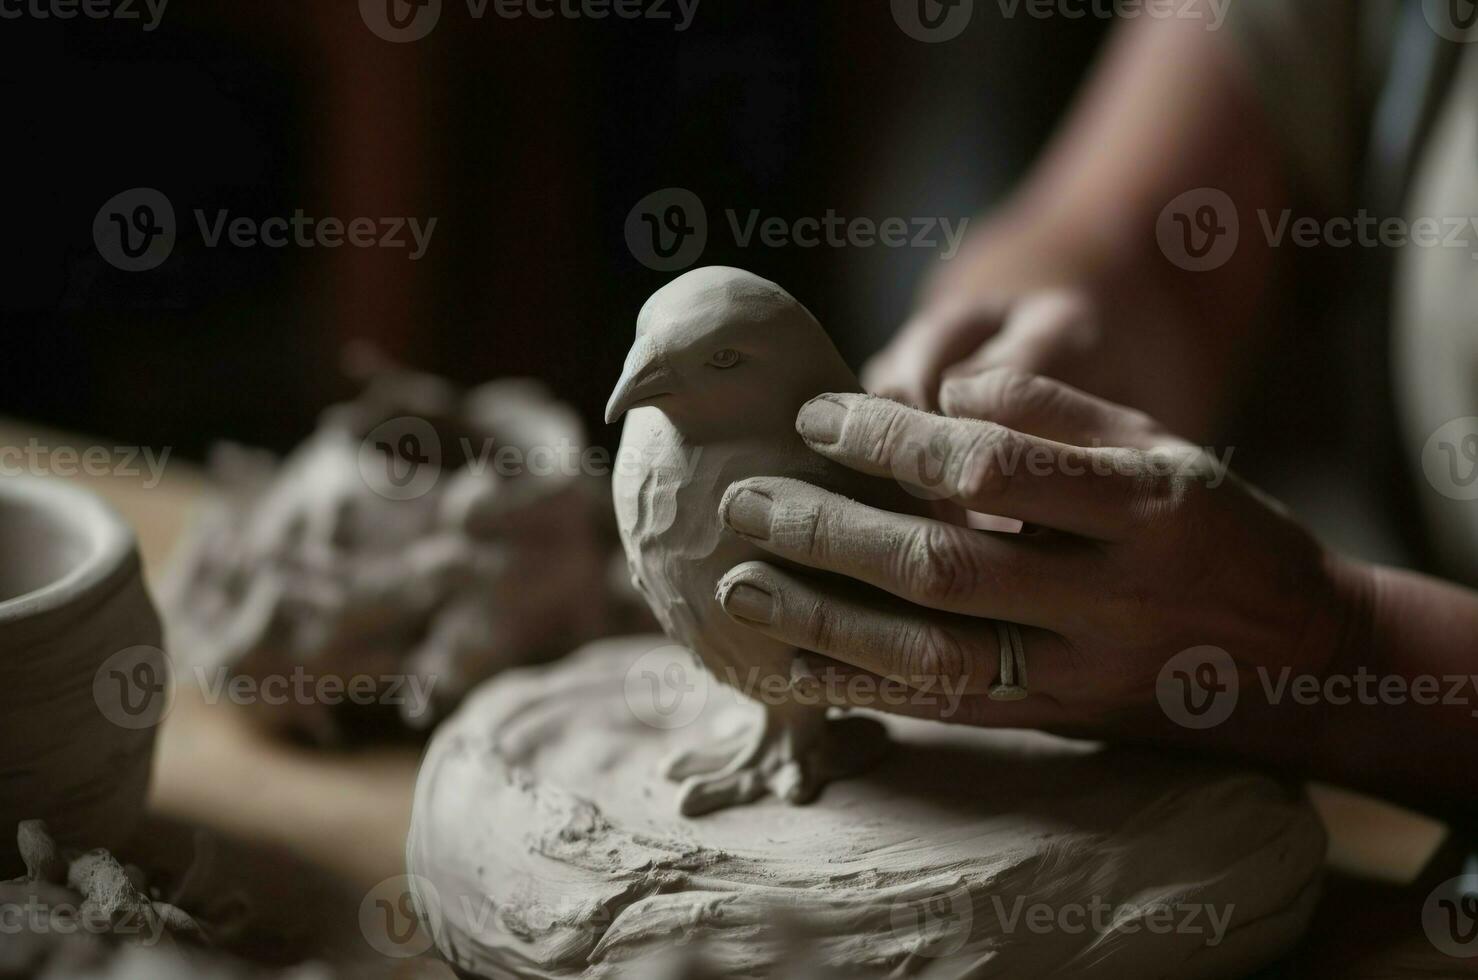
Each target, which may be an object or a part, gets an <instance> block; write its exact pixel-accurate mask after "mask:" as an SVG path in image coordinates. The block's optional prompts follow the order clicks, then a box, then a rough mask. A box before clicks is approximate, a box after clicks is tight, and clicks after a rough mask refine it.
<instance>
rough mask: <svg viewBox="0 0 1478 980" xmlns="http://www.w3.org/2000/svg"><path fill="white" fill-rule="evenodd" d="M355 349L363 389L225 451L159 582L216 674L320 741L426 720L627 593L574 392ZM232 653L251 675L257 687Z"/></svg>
mask: <svg viewBox="0 0 1478 980" xmlns="http://www.w3.org/2000/svg"><path fill="white" fill-rule="evenodd" d="M356 360H357V367H356V372H357V373H358V374H359V375H360V376H361V377H362V378H363V379H364V381H365V383H366V387H365V389H364V391H363V393H362V394H361V395H360V396H359V397H358V398H356V399H354V400H353V401H349V402H346V403H343V404H339V405H335V406H333V407H331V408H329V409H328V410H327V411H325V412H324V413H323V415H322V417H321V419H320V422H319V426H318V429H317V430H316V431H315V432H314V433H313V434H312V435H311V436H310V437H309V438H308V439H307V441H305V442H304V443H303V444H302V445H300V446H299V447H298V448H297V449H295V450H294V451H293V452H292V453H290V454H289V455H288V456H287V458H286V459H285V460H283V461H281V462H280V463H279V462H277V461H276V460H274V459H273V458H272V457H271V456H270V455H269V454H266V453H263V452H251V451H247V450H243V449H240V448H227V449H224V450H221V451H219V452H218V453H217V457H216V459H215V460H214V461H213V463H214V466H213V468H214V471H215V475H216V476H217V477H218V479H219V482H220V484H221V486H222V489H223V490H224V493H225V496H224V499H223V500H222V501H221V502H220V503H219V504H218V505H217V506H216V507H215V508H214V510H213V511H212V512H210V513H208V514H207V515H205V516H204V517H203V518H202V519H201V520H200V521H199V522H198V525H197V527H196V529H195V533H194V535H193V540H192V541H191V543H190V544H189V545H188V546H187V547H186V548H185V549H184V552H183V556H182V558H181V559H180V560H179V561H178V562H177V563H176V566H175V568H174V574H173V575H172V577H171V580H170V582H169V583H167V587H166V590H165V598H164V605H165V609H166V619H167V621H168V623H169V626H170V629H171V638H172V641H173V649H174V650H175V651H176V655H177V657H178V658H181V659H182V660H183V661H184V662H185V663H187V664H188V665H189V669H190V670H191V671H193V672H194V673H196V674H197V675H198V680H199V681H200V683H201V686H202V688H203V689H205V690H207V692H209V691H210V690H211V689H212V686H213V685H214V688H215V689H216V690H218V691H222V692H224V693H223V697H225V698H228V699H232V700H238V701H250V702H251V703H253V704H254V705H256V706H258V707H259V708H261V709H263V710H259V711H258V712H256V714H257V715H258V716H259V717H265V718H266V719H267V720H268V721H269V722H270V724H271V725H272V726H273V727H275V728H278V729H285V730H287V731H289V732H290V733H292V734H294V735H296V736H300V737H306V738H307V739H308V740H309V741H312V742H316V743H338V742H343V741H346V740H348V739H350V738H352V737H353V736H355V735H357V734H360V733H361V732H374V733H377V734H378V733H383V732H384V731H385V730H386V728H387V723H388V727H389V728H390V729H392V730H393V729H396V728H398V727H400V725H401V724H403V725H405V726H409V727H410V728H426V727H429V726H430V725H431V724H432V723H433V722H434V721H435V719H436V718H437V717H439V716H441V715H442V714H444V713H445V712H446V711H447V710H448V709H449V708H450V707H451V706H453V705H455V704H456V703H457V702H458V701H459V700H460V698H461V696H462V694H463V693H464V692H465V691H466V690H468V689H469V688H470V687H471V686H472V685H473V684H475V683H476V682H478V681H480V680H482V679H484V678H486V677H488V676H490V675H492V674H495V673H497V672H498V671H501V670H503V669H506V668H508V667H513V666H519V665H523V664H529V663H535V662H540V661H543V660H547V659H549V658H551V657H554V656H557V655H560V654H563V653H564V652H566V651H568V650H570V649H571V648H573V647H574V646H577V645H579V643H581V642H582V641H584V640H586V639H588V638H590V637H591V636H594V635H597V634H599V633H601V632H604V631H605V630H607V629H608V628H610V625H611V622H612V616H613V615H617V614H618V612H619V611H620V610H621V608H622V607H621V605H620V599H619V596H618V594H617V592H616V590H614V589H613V588H612V585H611V583H612V582H613V579H614V577H613V576H612V575H611V568H612V567H613V566H612V562H613V559H614V558H615V556H616V554H617V549H616V544H615V539H614V533H613V532H611V531H609V530H607V529H606V527H605V525H604V524H603V522H602V518H601V515H603V514H604V513H605V512H606V507H605V505H604V504H603V502H602V501H601V494H602V493H603V489H602V480H601V479H599V477H600V476H602V475H603V474H602V473H601V472H600V471H599V469H598V467H597V466H593V465H592V464H591V456H590V455H589V452H588V451H587V449H586V446H585V440H584V432H583V428H582V426H581V424H580V421H579V419H578V417H577V416H576V415H575V413H574V411H573V410H572V409H571V408H569V406H567V405H565V404H563V403H561V402H559V401H557V400H555V399H554V398H552V397H551V396H550V395H549V394H548V392H547V391H546V390H545V389H544V388H543V387H542V386H541V385H539V384H538V383H536V382H533V381H527V380H503V381H494V382H491V383H488V384H484V385H481V386H479V387H477V388H474V389H472V390H470V391H466V392H462V391H459V390H458V389H457V388H455V387H454V386H453V385H451V384H450V383H448V382H447V381H445V380H443V379H440V378H437V377H433V376H431V375H427V374H422V373H417V372H413V371H409V370H406V369H403V368H400V367H397V366H394V365H391V364H389V363H387V362H385V361H384V360H383V358H379V357H377V356H375V355H373V354H369V355H366V354H365V353H364V352H362V351H361V352H358V354H357V358H356ZM597 462H598V461H597ZM627 615H629V612H628V613H627ZM222 668H224V669H225V670H227V671H228V672H229V674H230V675H231V676H232V678H233V680H235V681H237V682H238V683H239V682H240V679H241V678H242V677H245V678H247V679H249V680H250V681H251V682H252V683H249V684H246V685H245V686H243V687H239V688H236V689H235V690H236V691H237V692H245V696H244V697H243V696H242V695H241V694H240V693H234V694H233V693H232V689H231V688H230V687H229V686H224V687H223V686H222V685H221V684H220V680H221V669H222ZM274 685H275V686H274ZM258 693H260V695H261V696H256V695H257V694H258ZM397 715H398V717H399V723H397V722H396V720H395V718H396V716H397Z"/></svg>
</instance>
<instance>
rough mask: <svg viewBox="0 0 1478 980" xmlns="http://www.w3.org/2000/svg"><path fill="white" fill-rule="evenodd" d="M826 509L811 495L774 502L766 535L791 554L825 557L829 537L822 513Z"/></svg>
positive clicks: (826, 523) (830, 533)
mask: <svg viewBox="0 0 1478 980" xmlns="http://www.w3.org/2000/svg"><path fill="white" fill-rule="evenodd" d="M829 510H830V508H828V507H826V506H825V505H824V504H822V503H821V502H820V501H816V500H811V499H800V500H793V501H789V502H787V503H785V504H783V505H781V506H778V507H776V508H775V511H774V513H773V514H772V515H771V517H770V538H771V540H773V541H775V542H776V543H777V544H779V545H780V547H781V548H782V549H783V550H785V551H788V552H790V553H792V554H795V555H799V556H801V557H803V558H825V557H826V555H827V552H828V551H829V549H830V543H831V540H832V538H833V534H832V531H831V528H830V527H829V523H828V520H827V516H826V515H827V512H828V511H829Z"/></svg>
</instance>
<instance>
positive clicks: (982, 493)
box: [956, 426, 1015, 500]
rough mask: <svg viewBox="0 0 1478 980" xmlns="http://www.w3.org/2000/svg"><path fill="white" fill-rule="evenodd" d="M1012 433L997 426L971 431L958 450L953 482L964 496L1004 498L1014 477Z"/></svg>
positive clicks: (976, 498)
mask: <svg viewBox="0 0 1478 980" xmlns="http://www.w3.org/2000/svg"><path fill="white" fill-rule="evenodd" d="M1014 438H1015V437H1014V436H1012V435H1011V434H1010V433H1009V432H1008V431H1007V430H1005V429H1002V428H999V427H996V426H982V427H980V428H979V429H978V431H976V432H974V433H973V434H972V435H971V436H970V439H969V441H968V442H967V443H966V444H965V446H964V448H963V450H962V451H961V453H960V462H959V476H958V478H957V480H956V486H958V487H959V491H960V495H961V496H962V497H964V498H965V499H966V500H997V499H1001V498H1004V497H1005V496H1006V493H1007V492H1008V491H1009V489H1010V487H1011V483H1012V479H1013V471H1012V467H1011V465H1010V462H1009V461H1010V460H1011V459H1012V455H1013V454H1012V452H1011V448H1012V446H1011V443H1012V440H1013V439H1014Z"/></svg>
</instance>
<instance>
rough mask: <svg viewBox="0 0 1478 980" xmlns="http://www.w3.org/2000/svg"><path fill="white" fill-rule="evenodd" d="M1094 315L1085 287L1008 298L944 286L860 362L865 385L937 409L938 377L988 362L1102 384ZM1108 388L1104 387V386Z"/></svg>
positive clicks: (1089, 386) (1083, 383)
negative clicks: (940, 294) (942, 293)
mask: <svg viewBox="0 0 1478 980" xmlns="http://www.w3.org/2000/svg"><path fill="white" fill-rule="evenodd" d="M1100 336H1101V331H1100V328H1099V318H1098V316H1097V313H1096V311H1095V308H1094V304H1093V303H1092V302H1091V300H1090V299H1089V298H1088V297H1087V295H1086V294H1084V293H1080V292H1076V291H1071V290H1060V289H1059V290H1042V291H1038V292H1032V293H1028V294H1026V295H1024V296H1021V297H1019V298H1014V299H1005V298H990V297H981V296H977V295H974V294H973V293H970V292H963V291H962V292H958V293H951V294H949V295H948V296H947V297H946V298H944V299H939V300H936V301H934V302H932V303H930V304H928V305H926V306H925V307H924V308H923V309H922V310H921V311H920V312H919V313H917V314H915V315H914V316H913V317H912V318H911V319H910V320H909V321H908V322H907V323H906V324H904V326H903V328H902V329H901V330H899V331H898V334H897V336H895V337H894V338H893V339H892V341H890V342H889V344H888V346H887V347H885V348H883V350H882V351H880V352H879V353H878V354H876V355H875V356H874V357H873V358H872V359H871V360H869V361H868V362H867V364H866V365H864V366H863V369H862V384H863V387H865V388H866V389H867V390H868V391H870V392H872V393H874V394H877V395H882V396H884V397H886V398H892V399H895V400H897V401H901V402H904V403H906V404H909V405H913V406H914V407H916V408H922V409H926V410H931V411H932V410H935V409H938V408H939V388H940V384H941V383H942V382H943V381H944V380H946V379H948V378H951V377H956V376H961V375H969V374H976V373H979V372H980V371H982V370H985V369H986V368H991V367H1013V368H1016V369H1018V370H1022V371H1027V372H1030V373H1033V374H1044V375H1048V376H1049V377H1053V378H1057V379H1059V380H1063V381H1067V382H1069V383H1071V384H1075V385H1077V386H1079V387H1082V388H1086V389H1088V390H1090V391H1103V390H1105V389H1104V382H1107V381H1109V380H1110V379H1105V378H1100V377H1097V375H1098V374H1100V373H1102V372H1101V371H1098V370H1096V366H1101V365H1102V364H1103V363H1104V360H1103V358H1102V357H1101V356H1095V354H1096V353H1098V351H1099V348H1100V347H1101V342H1100ZM1110 387H1112V386H1111V385H1110Z"/></svg>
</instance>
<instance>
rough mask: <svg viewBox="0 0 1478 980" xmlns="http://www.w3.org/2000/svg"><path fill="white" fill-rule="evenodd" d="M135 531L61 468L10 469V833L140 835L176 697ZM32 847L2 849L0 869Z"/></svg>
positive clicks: (0, 660)
mask: <svg viewBox="0 0 1478 980" xmlns="http://www.w3.org/2000/svg"><path fill="white" fill-rule="evenodd" d="M160 644H161V633H160V624H159V616H158V614H157V613H156V612H155V610H154V605H153V603H152V602H151V601H150V599H149V595H148V593H147V592H146V591H145V588H144V580H143V573H142V570H141V567H140V564H139V556H138V549H137V547H136V545H135V542H134V537H133V532H132V531H130V530H129V528H128V526H127V525H126V524H125V523H124V522H123V519H122V518H120V517H119V516H118V515H117V514H116V513H115V512H114V511H113V510H112V509H111V508H109V507H108V506H107V505H105V504H104V503H103V502H102V501H100V500H98V499H97V498H96V497H94V496H92V495H91V494H89V493H87V492H86V491H84V490H81V489H79V488H77V487H75V486H72V485H70V484H67V483H64V482H62V481H61V480H56V479H41V478H37V477H30V476H21V477H6V478H4V479H0V690H3V691H4V692H5V694H6V698H7V704H6V707H5V720H4V726H3V727H4V731H5V734H6V737H5V738H4V739H3V740H0V839H5V840H11V839H14V836H15V833H16V826H17V824H18V823H19V822H20V821H21V820H24V819H30V818H38V819H41V820H45V821H46V823H47V824H48V825H49V826H50V827H51V828H52V831H53V833H54V834H55V836H56V838H57V839H58V840H59V841H60V842H62V843H64V844H69V845H79V846H80V845H84V844H85V845H87V846H104V847H116V846H117V845H119V844H121V843H122V842H124V841H126V840H127V839H128V836H129V835H130V834H131V832H132V831H133V828H134V825H135V822H136V821H137V819H138V817H139V815H140V813H141V811H142V810H143V804H144V794H145V791H146V789H147V787H148V781H149V767H150V762H151V758H152V753H153V746H154V730H155V727H156V725H157V724H158V721H159V720H160V718H161V717H162V715H163V711H164V709H165V702H166V699H167V696H168V685H167V682H166V676H167V675H166V664H165V660H164V654H163V652H162V650H161V649H160ZM20 868H21V863H20V857H19V855H18V854H16V853H15V852H14V851H13V850H12V849H11V848H9V847H6V848H3V849H0V879H3V878H6V877H10V876H11V875H13V874H17V873H19V871H20Z"/></svg>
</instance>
